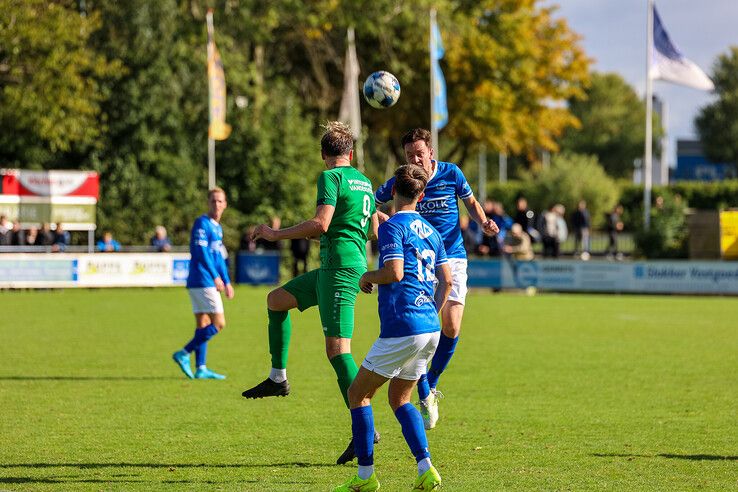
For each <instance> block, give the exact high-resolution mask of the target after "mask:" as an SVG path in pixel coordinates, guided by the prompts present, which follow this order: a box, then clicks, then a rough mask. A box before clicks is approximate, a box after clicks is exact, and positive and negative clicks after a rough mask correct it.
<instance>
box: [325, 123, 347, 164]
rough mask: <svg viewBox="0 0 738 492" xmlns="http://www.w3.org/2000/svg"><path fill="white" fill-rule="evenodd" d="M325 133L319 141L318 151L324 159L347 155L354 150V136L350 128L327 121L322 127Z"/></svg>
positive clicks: (343, 124)
mask: <svg viewBox="0 0 738 492" xmlns="http://www.w3.org/2000/svg"><path fill="white" fill-rule="evenodd" d="M323 128H324V129H325V131H324V132H323V136H322V137H321V139H320V150H321V151H322V152H323V154H324V155H325V156H326V157H339V156H342V155H349V153H350V152H351V151H352V150H353V149H354V136H353V134H352V133H351V127H349V126H348V125H347V124H345V123H341V122H340V121H328V122H327V123H326V124H325V125H323Z"/></svg>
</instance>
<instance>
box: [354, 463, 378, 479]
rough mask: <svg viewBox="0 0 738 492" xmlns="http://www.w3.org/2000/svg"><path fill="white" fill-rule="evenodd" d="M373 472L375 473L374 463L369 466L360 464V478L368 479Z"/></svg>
mask: <svg viewBox="0 0 738 492" xmlns="http://www.w3.org/2000/svg"><path fill="white" fill-rule="evenodd" d="M372 473H374V465H369V466H362V465H359V471H358V472H357V475H359V478H360V479H362V480H366V479H367V478H369V477H371V476H372Z"/></svg>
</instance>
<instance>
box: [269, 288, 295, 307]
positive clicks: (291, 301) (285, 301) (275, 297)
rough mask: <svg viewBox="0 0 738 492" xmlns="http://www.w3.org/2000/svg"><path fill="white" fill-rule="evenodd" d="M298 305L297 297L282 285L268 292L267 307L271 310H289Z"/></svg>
mask: <svg viewBox="0 0 738 492" xmlns="http://www.w3.org/2000/svg"><path fill="white" fill-rule="evenodd" d="M295 307H297V299H295V297H294V296H293V295H292V294H290V293H289V292H287V291H286V290H284V289H283V288H282V287H279V288H277V289H274V290H273V291H271V292H270V293H269V294H267V308H269V309H270V310H271V311H289V310H290V309H292V308H295Z"/></svg>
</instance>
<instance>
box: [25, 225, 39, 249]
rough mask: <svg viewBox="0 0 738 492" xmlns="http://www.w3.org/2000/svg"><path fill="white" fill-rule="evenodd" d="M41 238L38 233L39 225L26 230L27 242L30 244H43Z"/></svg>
mask: <svg viewBox="0 0 738 492" xmlns="http://www.w3.org/2000/svg"><path fill="white" fill-rule="evenodd" d="M40 238H41V236H39V235H38V227H31V228H30V229H28V231H27V232H26V244H27V245H28V246H41V242H40ZM37 243H38V244H37Z"/></svg>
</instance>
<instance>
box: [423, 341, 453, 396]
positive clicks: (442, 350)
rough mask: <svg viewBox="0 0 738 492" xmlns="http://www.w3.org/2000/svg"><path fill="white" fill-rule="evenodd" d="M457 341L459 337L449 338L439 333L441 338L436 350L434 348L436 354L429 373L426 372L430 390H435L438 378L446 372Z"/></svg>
mask: <svg viewBox="0 0 738 492" xmlns="http://www.w3.org/2000/svg"><path fill="white" fill-rule="evenodd" d="M458 341H459V337H456V338H449V337H447V336H446V335H444V334H443V333H441V338H440V339H439V340H438V348H436V353H435V355H434V356H433V360H432V361H431V367H430V371H428V385H429V386H430V387H431V388H432V389H436V386H437V385H438V378H440V377H441V373H442V372H443V371H445V370H446V367H447V366H448V363H449V361H450V360H451V356H452V355H454V350H455V349H456V344H457V343H458Z"/></svg>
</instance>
